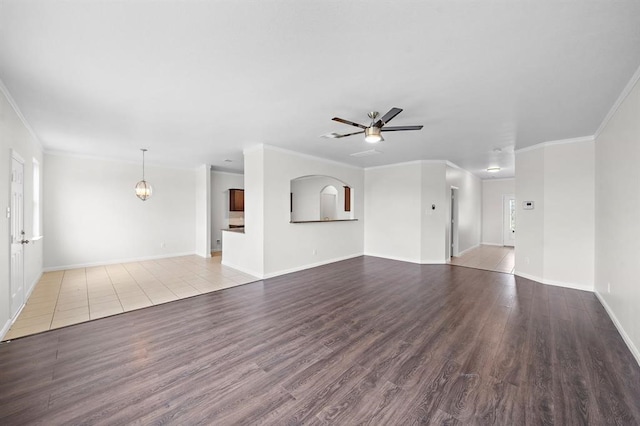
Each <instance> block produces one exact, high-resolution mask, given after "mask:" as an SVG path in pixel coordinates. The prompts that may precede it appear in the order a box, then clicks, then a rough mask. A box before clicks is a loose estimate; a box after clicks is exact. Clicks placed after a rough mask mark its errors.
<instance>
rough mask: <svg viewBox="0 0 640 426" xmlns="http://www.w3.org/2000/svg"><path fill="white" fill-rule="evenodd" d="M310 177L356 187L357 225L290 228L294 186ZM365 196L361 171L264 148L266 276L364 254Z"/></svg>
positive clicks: (338, 224) (325, 223) (354, 211)
mask: <svg viewBox="0 0 640 426" xmlns="http://www.w3.org/2000/svg"><path fill="white" fill-rule="evenodd" d="M308 175H322V176H332V177H335V178H336V179H338V180H339V181H341V182H344V183H345V184H346V185H348V186H350V187H351V188H353V192H354V196H355V199H354V203H353V206H352V208H353V213H354V215H355V218H356V219H358V220H357V221H349V222H321V223H289V222H290V217H291V216H290V203H289V193H290V182H291V180H292V179H295V178H297V177H300V176H308ZM245 184H247V183H246V182H245ZM248 190H249V187H248V186H247V191H248ZM363 194H364V171H363V170H362V169H360V168H356V167H351V166H347V165H342V164H339V163H334V162H330V161H326V160H321V159H318V158H314V157H310V156H304V155H300V154H296V153H293V152H289V151H284V150H281V149H275V148H273V147H269V146H265V147H264V274H265V275H266V276H273V275H278V274H282V273H285V272H288V271H294V270H299V269H304V268H307V267H311V266H314V265H320V264H324V263H329V262H332V261H336V260H340V259H345V258H349V257H354V256H359V255H362V254H363V240H364V234H363V233H364V224H363V221H362V218H363V217H364V202H363V196H362V195H363Z"/></svg>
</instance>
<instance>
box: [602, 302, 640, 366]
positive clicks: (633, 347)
mask: <svg viewBox="0 0 640 426" xmlns="http://www.w3.org/2000/svg"><path fill="white" fill-rule="evenodd" d="M594 293H595V294H596V297H597V298H598V300H599V301H600V303H602V306H603V307H604V310H605V311H607V314H609V317H610V318H611V321H613V324H614V325H615V326H616V328H617V329H618V333H620V336H622V340H624V342H625V343H626V344H627V347H628V348H629V350H630V351H631V354H632V355H633V356H634V358H635V359H636V362H637V363H638V365H640V350H638V348H637V347H636V345H634V344H633V341H632V340H631V338H630V337H629V335H628V334H627V332H626V331H625V330H624V328H623V327H622V324H620V321H618V318H617V317H616V315H615V314H614V313H613V309H611V307H609V305H608V304H607V302H606V301H605V300H604V297H602V295H600V293H598V292H597V291H594Z"/></svg>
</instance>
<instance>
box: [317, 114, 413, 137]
mask: <svg viewBox="0 0 640 426" xmlns="http://www.w3.org/2000/svg"><path fill="white" fill-rule="evenodd" d="M401 112H402V108H396V107H393V108H391V109H390V110H389V112H387V113H386V114H385V115H383V116H382V117H381V118H380V119H379V120H378V121H376V118H378V111H371V112H370V113H369V114H368V115H369V118H370V119H371V124H370V125H369V126H365V125H364V124H359V123H354V122H353V121H349V120H345V119H344V118H339V117H333V118H332V120H333V121H338V122H340V123H344V124H348V125H350V126H355V127H359V128H361V129H363V130H361V131H359V132H353V133H346V134H340V133H329V134H328V135H324V136H325V137H327V138H336V139H338V138H344V137H346V136H353V135H358V134H360V133H364V140H365V141H366V142H369V143H376V142H380V141H383V140H384V138H383V137H382V135H381V134H380V133H381V132H397V131H402V130H420V129H422V127H423V126H395V127H384V126H385V124H387V123H388V122H390V121H391V120H392V119H393V118H394V117H395V116H396V115H398V114H400V113H401Z"/></svg>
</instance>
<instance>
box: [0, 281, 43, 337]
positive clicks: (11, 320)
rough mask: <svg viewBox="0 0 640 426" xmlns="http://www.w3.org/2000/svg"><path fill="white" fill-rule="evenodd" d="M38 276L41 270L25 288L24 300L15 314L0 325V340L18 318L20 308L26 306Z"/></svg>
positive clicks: (36, 283) (20, 311)
mask: <svg viewBox="0 0 640 426" xmlns="http://www.w3.org/2000/svg"><path fill="white" fill-rule="evenodd" d="M40 278H42V271H40V273H39V274H38V276H37V277H36V279H35V280H33V282H32V283H31V285H30V286H29V289H28V290H27V292H26V293H25V295H24V302H23V303H22V306H20V309H18V312H17V313H16V314H15V316H14V317H13V318H9V319H8V320H7V321H6V322H5V323H4V326H3V327H2V330H0V340H3V339H4V336H6V335H7V333H8V332H9V330H10V329H11V326H12V325H13V324H14V323H15V322H16V320H17V319H18V317H19V316H20V314H21V313H22V310H23V309H24V307H25V306H27V301H28V300H29V298H30V297H31V293H33V289H35V288H36V285H38V281H40Z"/></svg>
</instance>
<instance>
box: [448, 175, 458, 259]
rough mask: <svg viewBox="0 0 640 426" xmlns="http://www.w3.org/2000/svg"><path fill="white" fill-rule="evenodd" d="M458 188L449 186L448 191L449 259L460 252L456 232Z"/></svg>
mask: <svg viewBox="0 0 640 426" xmlns="http://www.w3.org/2000/svg"><path fill="white" fill-rule="evenodd" d="M459 189H460V188H458V187H457V186H451V188H450V191H449V197H450V199H449V236H448V238H447V239H448V240H449V247H447V251H448V252H449V259H451V258H452V257H454V256H457V255H458V253H459V252H460V248H459V241H458V238H459V234H458V211H459V209H458V190H459Z"/></svg>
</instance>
